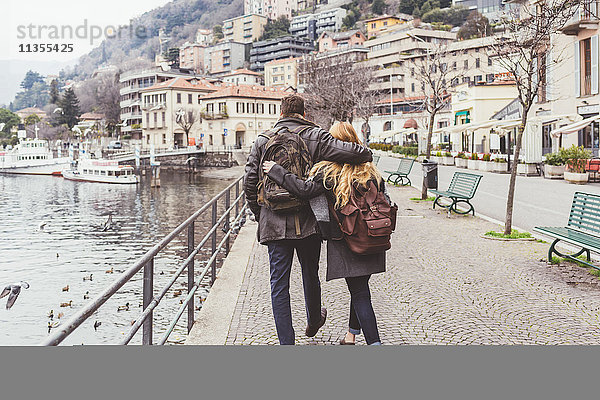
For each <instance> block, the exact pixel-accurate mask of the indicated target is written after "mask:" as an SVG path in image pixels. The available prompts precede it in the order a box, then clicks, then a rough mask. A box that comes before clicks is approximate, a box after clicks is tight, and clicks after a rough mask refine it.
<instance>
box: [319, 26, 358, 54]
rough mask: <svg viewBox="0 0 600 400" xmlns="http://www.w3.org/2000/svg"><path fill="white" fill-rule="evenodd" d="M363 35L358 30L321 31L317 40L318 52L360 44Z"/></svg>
mask: <svg viewBox="0 0 600 400" xmlns="http://www.w3.org/2000/svg"><path fill="white" fill-rule="evenodd" d="M365 40H366V38H365V35H364V34H363V33H362V32H361V31H359V30H353V31H345V32H337V33H335V32H329V31H325V32H323V33H321V36H319V40H318V42H317V43H318V48H319V53H323V52H326V51H330V50H335V49H344V48H349V47H354V46H361V45H362V44H363V43H364V42H365Z"/></svg>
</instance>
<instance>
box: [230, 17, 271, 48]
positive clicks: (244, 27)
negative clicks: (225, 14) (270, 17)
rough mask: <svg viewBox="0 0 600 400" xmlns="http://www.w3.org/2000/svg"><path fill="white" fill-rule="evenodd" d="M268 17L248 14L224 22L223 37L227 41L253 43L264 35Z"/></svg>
mask: <svg viewBox="0 0 600 400" xmlns="http://www.w3.org/2000/svg"><path fill="white" fill-rule="evenodd" d="M266 24H267V17H265V16H263V15H260V14H246V15H242V16H240V17H235V18H230V19H226V20H225V21H223V36H224V38H225V40H226V41H233V42H239V43H252V42H253V41H255V40H258V38H259V37H260V36H261V35H262V34H263V32H264V29H265V25H266Z"/></svg>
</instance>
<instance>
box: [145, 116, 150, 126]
mask: <svg viewBox="0 0 600 400" xmlns="http://www.w3.org/2000/svg"><path fill="white" fill-rule="evenodd" d="M146 128H150V114H146Z"/></svg>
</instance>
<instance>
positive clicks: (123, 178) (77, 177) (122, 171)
mask: <svg viewBox="0 0 600 400" xmlns="http://www.w3.org/2000/svg"><path fill="white" fill-rule="evenodd" d="M62 175H63V177H64V178H65V179H69V180H73V181H85V182H101V183H122V184H127V183H138V177H137V176H136V175H135V174H134V170H133V167H131V166H129V165H119V162H118V161H115V160H103V159H87V158H84V159H80V160H78V161H77V162H76V165H74V167H73V168H70V169H65V170H63V171H62Z"/></svg>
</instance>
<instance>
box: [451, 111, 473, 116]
mask: <svg viewBox="0 0 600 400" xmlns="http://www.w3.org/2000/svg"><path fill="white" fill-rule="evenodd" d="M470 112H471V111H470V110H464V111H457V112H455V113H454V115H455V116H459V115H469V114H470Z"/></svg>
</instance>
